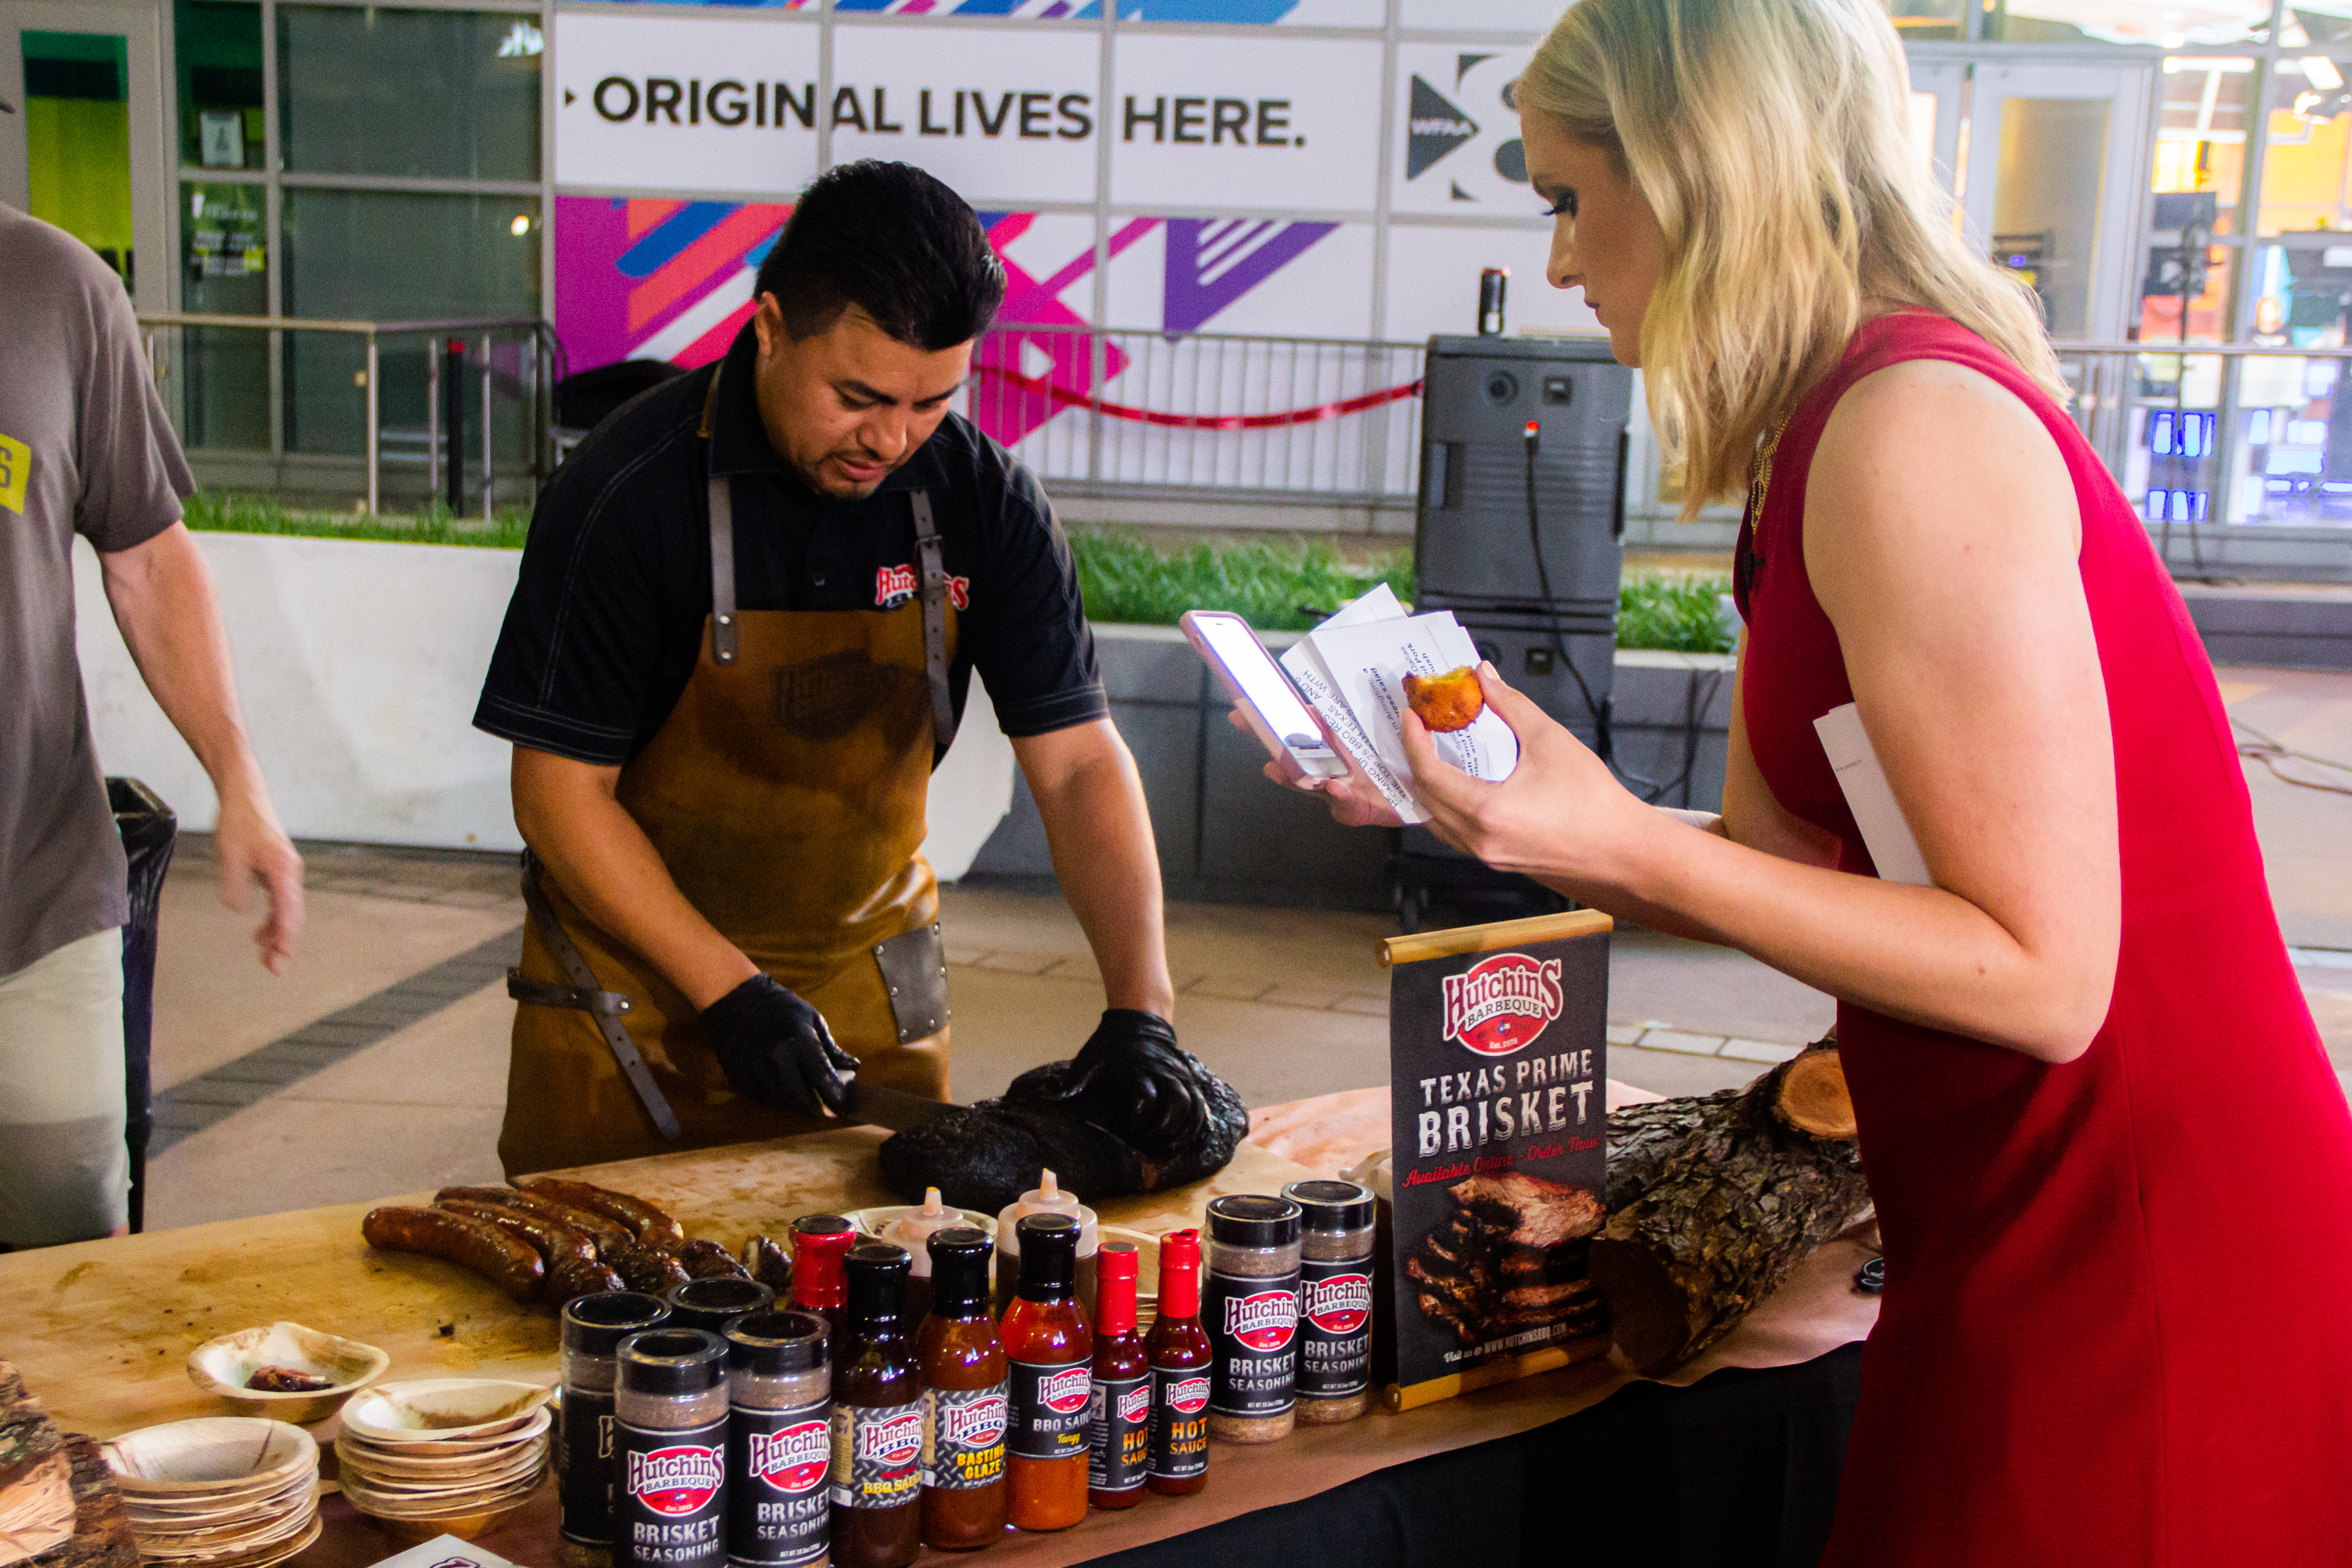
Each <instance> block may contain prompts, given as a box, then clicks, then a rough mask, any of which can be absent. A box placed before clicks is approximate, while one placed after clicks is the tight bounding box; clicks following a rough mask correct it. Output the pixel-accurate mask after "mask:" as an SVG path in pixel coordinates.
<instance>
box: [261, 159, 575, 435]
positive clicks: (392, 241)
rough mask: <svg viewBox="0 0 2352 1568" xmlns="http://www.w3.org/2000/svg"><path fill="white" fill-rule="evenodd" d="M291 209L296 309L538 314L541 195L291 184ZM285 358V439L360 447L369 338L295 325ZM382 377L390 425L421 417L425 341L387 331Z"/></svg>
mask: <svg viewBox="0 0 2352 1568" xmlns="http://www.w3.org/2000/svg"><path fill="white" fill-rule="evenodd" d="M285 211H286V242H285V267H286V274H285V279H286V282H285V306H286V313H287V314H288V315H289V316H310V317H331V318H341V319H342V320H346V321H432V320H439V319H449V318H457V317H480V316H535V315H537V314H539V247H540V212H539V203H538V201H537V200H536V199H534V198H531V197H519V196H461V195H412V194H409V193H406V192H385V191H314V190H289V191H288V192H286V194H285ZM286 363H287V400H286V406H287V415H286V423H287V445H288V446H289V447H291V448H292V449H294V450H296V451H304V452H341V453H353V452H358V451H361V450H362V449H363V447H364V445H365V435H366V426H365V421H364V409H365V403H364V391H363V388H364V383H363V382H362V380H361V379H360V377H361V374H362V370H363V367H364V363H365V349H364V345H363V344H362V341H361V340H360V339H358V338H356V337H351V338H342V337H330V336H328V335H326V334H324V333H319V332H299V333H293V334H289V342H288V344H287V350H286ZM476 401H478V398H477V399H476ZM468 417H469V418H471V417H473V415H472V414H471V413H470V412H469V415H468ZM383 422H384V424H385V426H387V427H392V426H402V427H411V426H413V427H416V428H422V426H424V425H425V349H424V345H423V343H422V342H421V341H420V340H417V339H413V338H412V339H388V340H386V341H385V343H384V347H383ZM503 434H504V433H503V432H502V435H503ZM514 440H515V437H512V436H511V435H505V441H506V445H507V450H508V451H509V452H510V453H512V452H515V451H518V450H519V447H516V446H515V445H513V442H514ZM475 450H476V452H477V453H478V451H479V448H478V447H476V448H475Z"/></svg>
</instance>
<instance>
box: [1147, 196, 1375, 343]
mask: <svg viewBox="0 0 2352 1568" xmlns="http://www.w3.org/2000/svg"><path fill="white" fill-rule="evenodd" d="M1338 227H1339V225H1338V224H1336V223H1281V222H1276V221H1272V220H1260V219H1256V218H1238V217H1236V218H1192V217H1171V218H1170V219H1169V220H1168V286H1167V294H1166V297H1165V299H1164V300H1163V302H1162V304H1161V307H1160V317H1161V319H1160V327H1161V330H1162V331H1166V332H1167V334H1168V335H1169V336H1170V337H1171V338H1173V337H1181V336H1182V335H1183V334H1185V333H1186V332H1197V331H1200V330H1201V328H1202V326H1204V325H1205V324H1207V322H1208V320H1209V318H1210V317H1212V316H1213V315H1215V314H1216V313H1217V312H1218V311H1220V310H1223V309H1224V308H1225V307H1226V306H1228V305H1230V304H1232V303H1233V302H1234V300H1238V299H1240V298H1241V297H1242V296H1243V295H1244V294H1246V293H1248V292H1249V291H1250V290H1251V289H1255V288H1256V287H1257V286H1258V285H1259V284H1261V283H1263V282H1265V280H1266V279H1269V278H1271V277H1273V276H1274V275H1275V274H1276V273H1277V272H1279V271H1281V270H1282V269H1283V268H1285V267H1287V266H1288V265H1290V263H1292V262H1293V261H1296V260H1297V258H1299V256H1300V255H1301V254H1302V253H1303V252H1305V251H1306V249H1307V247H1309V246H1311V245H1313V244H1314V243H1315V242H1316V241H1317V240H1318V239H1321V238H1322V237H1324V236H1325V235H1327V234H1329V233H1331V232H1332V231H1333V230H1334V229H1337V228H1338Z"/></svg>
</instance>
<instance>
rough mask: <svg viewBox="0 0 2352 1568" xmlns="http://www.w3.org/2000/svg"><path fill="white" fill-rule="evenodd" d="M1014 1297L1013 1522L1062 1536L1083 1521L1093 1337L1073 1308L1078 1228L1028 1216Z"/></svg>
mask: <svg viewBox="0 0 2352 1568" xmlns="http://www.w3.org/2000/svg"><path fill="white" fill-rule="evenodd" d="M1016 1228H1017V1230H1018V1233H1019V1237H1020V1243H1021V1286H1020V1292H1019V1294H1017V1295H1016V1296H1014V1297H1013V1306H1012V1308H1011V1310H1008V1311H1007V1312H1006V1313H1005V1314H1004V1325H1003V1334H1004V1353H1005V1355H1006V1356H1007V1357H1008V1358H1010V1360H1011V1361H1012V1363H1013V1367H1012V1370H1013V1429H1012V1440H1011V1451H1010V1456H1009V1459H1008V1463H1007V1466H1006V1468H1007V1469H1008V1470H1010V1472H1011V1473H1012V1479H1013V1507H1012V1510H1011V1512H1012V1519H1013V1523H1014V1524H1015V1525H1018V1526H1019V1527H1020V1528H1021V1529H1023V1530H1067V1529H1068V1528H1069V1527H1070V1526H1072V1525H1074V1524H1076V1523H1077V1522H1078V1521H1080V1520H1082V1519H1084V1518H1086V1517H1087V1404H1088V1403H1089V1401H1088V1399H1087V1394H1088V1393H1089V1391H1090V1389H1091V1385H1092V1384H1093V1382H1094V1376H1093V1365H1094V1359H1095V1338H1094V1334H1093V1332H1092V1331H1090V1330H1089V1329H1088V1328H1087V1312H1086V1309H1085V1308H1084V1307H1081V1306H1080V1305H1078V1300H1077V1272H1078V1223H1077V1221H1076V1220H1074V1219H1072V1218H1070V1217H1069V1216H1068V1215H1058V1214H1041V1215H1029V1216H1028V1217H1027V1218H1025V1219H1024V1220H1023V1221H1021V1223H1020V1225H1019V1226H1017V1227H1016Z"/></svg>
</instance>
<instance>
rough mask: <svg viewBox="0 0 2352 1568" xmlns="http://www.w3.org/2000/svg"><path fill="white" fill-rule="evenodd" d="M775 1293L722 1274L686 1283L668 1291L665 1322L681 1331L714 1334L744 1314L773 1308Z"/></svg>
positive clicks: (752, 1282)
mask: <svg viewBox="0 0 2352 1568" xmlns="http://www.w3.org/2000/svg"><path fill="white" fill-rule="evenodd" d="M775 1300H776V1293H775V1292H774V1291H773V1290H771V1289H768V1288H767V1287H766V1286H765V1285H762V1284H761V1283H760V1282H759V1281H758V1280H757V1279H736V1278H735V1277H734V1276H733V1275H729V1274H722V1275H720V1276H719V1277H718V1278H716V1279H689V1280H688V1281H687V1282H686V1283H684V1284H683V1285H673V1286H671V1287H670V1288H669V1313H670V1315H669V1321H670V1322H671V1324H672V1325H673V1326H675V1327H677V1328H682V1329H709V1330H710V1331H712V1332H713V1333H717V1332H719V1331H721V1330H723V1329H725V1328H726V1327H727V1325H728V1324H729V1323H730V1322H732V1321H735V1320H736V1319H738V1318H740V1317H741V1316H742V1315H743V1314H744V1313H746V1312H764V1311H766V1310H768V1309H769V1308H770V1307H771V1306H772V1305H774V1304H775Z"/></svg>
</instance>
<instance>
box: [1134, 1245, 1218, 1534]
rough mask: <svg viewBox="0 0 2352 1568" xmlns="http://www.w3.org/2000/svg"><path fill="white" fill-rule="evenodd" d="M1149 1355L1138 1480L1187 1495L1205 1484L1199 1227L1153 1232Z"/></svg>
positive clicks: (1208, 1355) (1207, 1356)
mask: <svg viewBox="0 0 2352 1568" xmlns="http://www.w3.org/2000/svg"><path fill="white" fill-rule="evenodd" d="M1143 1353H1144V1356H1145V1357H1146V1359H1148V1360H1149V1361H1150V1363H1151V1463H1150V1477H1149V1478H1148V1479H1146V1480H1145V1482H1144V1485H1146V1486H1148V1487H1150V1489H1152V1490H1153V1491H1156V1492H1160V1493H1163V1494H1165V1495H1167V1496H1170V1497H1189V1496H1190V1495H1192V1493H1194V1492H1196V1491H1199V1490H1200V1489H1202V1487H1204V1486H1207V1485H1208V1484H1209V1366H1210V1363H1212V1362H1214V1361H1215V1360H1216V1359H1217V1355H1216V1352H1215V1351H1214V1350H1213V1349H1211V1348H1210V1345H1209V1335H1208V1331H1206V1330H1205V1329H1203V1328H1202V1327H1201V1233H1200V1232H1199V1231H1197V1230H1171V1231H1170V1232H1169V1233H1168V1234H1167V1235H1165V1236H1163V1237H1160V1315H1159V1316H1158V1317H1157V1318H1154V1319H1153V1320H1152V1321H1151V1332H1150V1334H1149V1335H1148V1336H1146V1338H1145V1339H1144V1342H1143Z"/></svg>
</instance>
